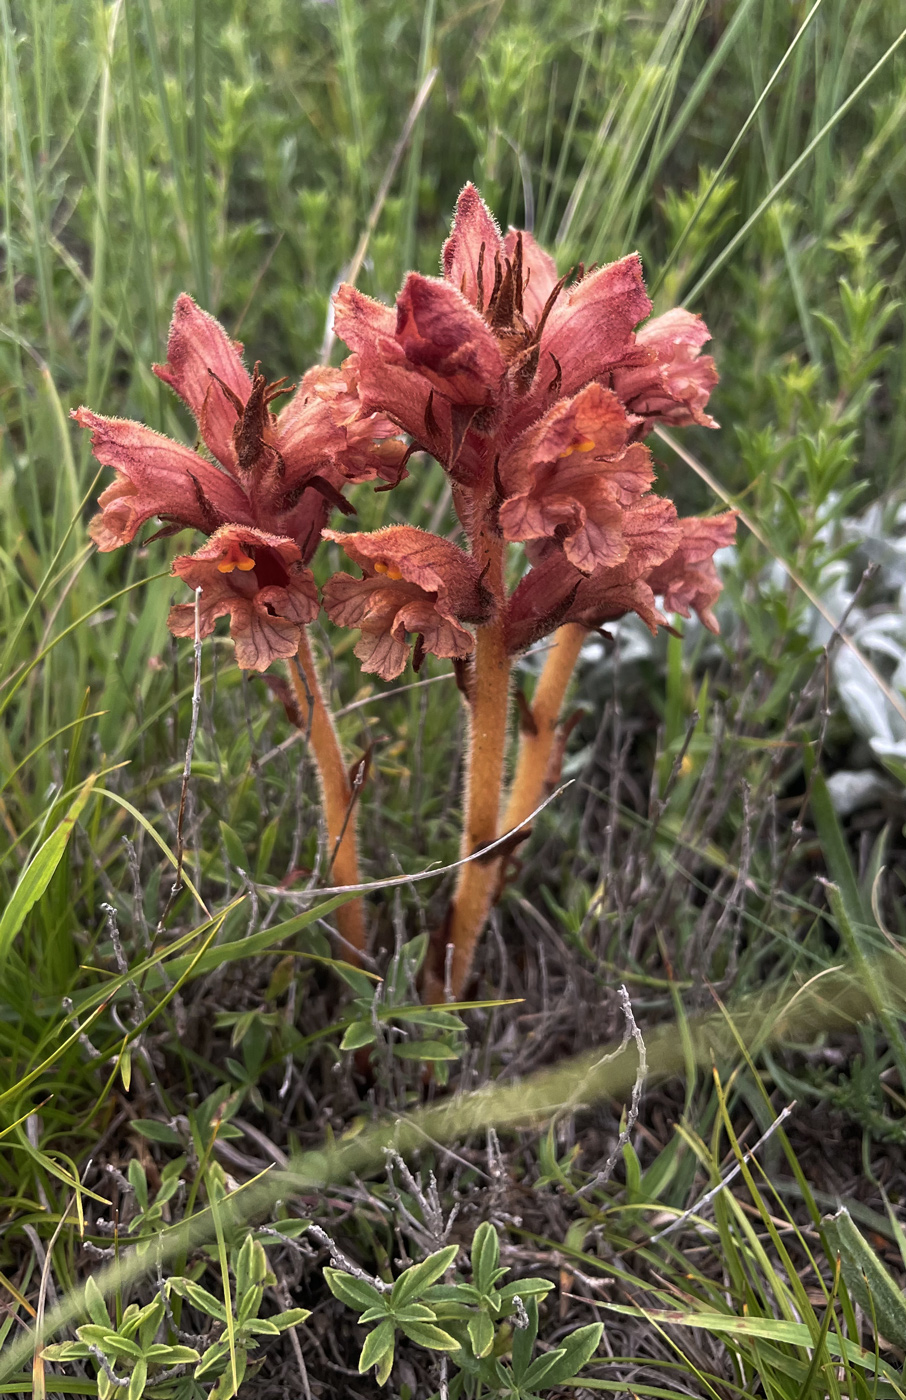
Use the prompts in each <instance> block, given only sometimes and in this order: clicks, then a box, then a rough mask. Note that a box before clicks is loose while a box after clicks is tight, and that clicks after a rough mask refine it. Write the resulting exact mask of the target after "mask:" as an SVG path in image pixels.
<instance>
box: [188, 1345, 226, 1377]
mask: <svg viewBox="0 0 906 1400" xmlns="http://www.w3.org/2000/svg"><path fill="white" fill-rule="evenodd" d="M229 1356H230V1349H229V1347H228V1346H227V1344H226V1342H214V1343H213V1344H212V1345H211V1346H209V1347H208V1349H207V1351H206V1352H205V1353H204V1355H203V1356H202V1358H201V1360H200V1361H199V1363H198V1365H197V1366H196V1367H195V1370H194V1372H193V1375H194V1377H195V1379H196V1380H197V1381H200V1380H202V1379H203V1378H204V1377H205V1376H208V1377H209V1376H212V1375H214V1374H215V1373H217V1374H219V1373H220V1371H222V1370H223V1368H224V1366H225V1365H226V1363H227V1361H228V1360H229Z"/></svg>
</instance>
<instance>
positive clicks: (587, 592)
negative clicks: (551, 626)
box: [567, 566, 667, 633]
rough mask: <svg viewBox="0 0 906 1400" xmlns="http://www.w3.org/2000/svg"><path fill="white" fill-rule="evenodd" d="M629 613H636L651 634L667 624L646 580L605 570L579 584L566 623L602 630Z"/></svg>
mask: <svg viewBox="0 0 906 1400" xmlns="http://www.w3.org/2000/svg"><path fill="white" fill-rule="evenodd" d="M630 612H634V613H637V614H638V615H639V617H640V618H641V619H642V621H643V622H644V624H645V626H646V627H647V628H648V630H649V632H652V633H656V632H657V629H658V627H663V626H664V625H665V624H666V622H667V619H666V617H665V616H664V614H663V613H662V612H660V611H659V609H658V607H657V604H656V603H655V598H654V593H653V592H652V590H651V587H650V585H649V584H647V583H646V582H645V581H644V579H639V578H629V579H627V578H626V577H625V574H624V573H623V570H622V566H620V567H619V568H616V569H602V570H601V572H600V574H592V576H591V577H590V578H587V579H585V580H584V582H583V583H580V585H579V588H578V591H577V593H576V598H575V601H574V602H573V605H572V607H571V608H570V610H569V612H568V614H567V621H568V622H580V623H582V624H583V625H584V626H585V627H603V626H604V624H605V623H607V622H616V621H617V620H618V619H619V618H621V617H625V616H626V614H627V613H630Z"/></svg>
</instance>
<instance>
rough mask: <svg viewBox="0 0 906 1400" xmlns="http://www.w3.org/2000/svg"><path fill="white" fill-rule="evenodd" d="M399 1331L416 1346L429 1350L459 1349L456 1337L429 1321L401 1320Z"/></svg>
mask: <svg viewBox="0 0 906 1400" xmlns="http://www.w3.org/2000/svg"><path fill="white" fill-rule="evenodd" d="M400 1331H401V1332H405V1334H406V1336H407V1337H408V1338H409V1340H410V1342H415V1344H416V1346H420V1347H428V1348H430V1350H431V1351H459V1342H458V1341H457V1340H456V1338H455V1337H451V1336H450V1333H449V1332H445V1331H444V1330H443V1328H442V1327H435V1326H434V1325H433V1324H432V1323H430V1322H401V1323H400Z"/></svg>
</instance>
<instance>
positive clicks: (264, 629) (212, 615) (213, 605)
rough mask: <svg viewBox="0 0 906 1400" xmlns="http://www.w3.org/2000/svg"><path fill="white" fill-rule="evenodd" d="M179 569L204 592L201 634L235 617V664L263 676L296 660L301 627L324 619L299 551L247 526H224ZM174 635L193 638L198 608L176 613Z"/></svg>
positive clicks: (285, 541)
mask: <svg viewBox="0 0 906 1400" xmlns="http://www.w3.org/2000/svg"><path fill="white" fill-rule="evenodd" d="M173 572H174V574H178V576H179V577H180V578H181V579H184V580H185V582H186V583H187V584H188V585H189V587H190V588H193V589H194V588H200V589H201V604H200V632H201V635H202V636H203V637H207V636H208V635H209V633H211V632H213V630H214V624H215V622H216V620H217V618H218V617H223V616H224V615H225V614H227V613H228V614H229V617H230V634H231V635H232V638H233V640H234V642H235V643H236V661H237V664H238V665H239V666H241V667H242V668H243V670H247V671H264V670H265V669H266V668H267V667H268V666H269V665H270V663H271V662H272V661H274V660H275V659H276V658H277V657H278V656H295V654H296V651H297V649H298V646H299V636H300V632H301V629H302V628H303V627H304V626H305V625H306V623H309V622H313V621H314V619H315V618H316V617H317V615H318V590H317V587H316V585H315V581H314V578H313V577H312V573H311V570H310V569H307V568H306V567H305V565H304V564H303V563H302V553H301V551H300V549H299V546H298V545H297V544H296V543H295V542H294V541H293V540H289V539H286V538H284V537H283V536H281V535H268V534H266V533H265V532H264V531H263V530H255V529H251V528H248V527H246V526H242V525H223V526H221V528H220V529H219V530H215V532H214V534H213V535H212V536H211V538H210V539H209V540H208V542H207V544H204V545H202V547H201V549H197V550H196V551H195V553H194V554H190V555H184V556H182V557H180V558H179V559H176V560H174V563H173ZM168 625H169V628H170V631H171V632H172V633H173V635H174V636H176V637H193V636H194V635H195V608H194V606H193V604H192V603H180V604H179V605H178V606H177V607H174V608H171V609H170V616H169V618H168Z"/></svg>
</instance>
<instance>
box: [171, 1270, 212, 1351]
mask: <svg viewBox="0 0 906 1400" xmlns="http://www.w3.org/2000/svg"><path fill="white" fill-rule="evenodd" d="M168 1287H169V1288H170V1290H171V1292H174V1293H178V1294H180V1296H181V1297H183V1298H188V1300H189V1302H190V1303H191V1304H192V1306H193V1307H194V1308H198V1310H199V1311H200V1312H203V1313H207V1315H208V1317H213V1318H214V1319H215V1320H216V1321H217V1322H226V1308H225V1307H224V1306H223V1303H221V1301H220V1299H219V1298H215V1297H214V1294H213V1293H209V1292H208V1290H207V1289H206V1288H202V1286H201V1284H200V1283H193V1281H192V1280H191V1279H188V1278H174V1279H170V1282H169V1285H168ZM209 1350H210V1348H209ZM205 1356H207V1352H205ZM202 1359H204V1358H202Z"/></svg>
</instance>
